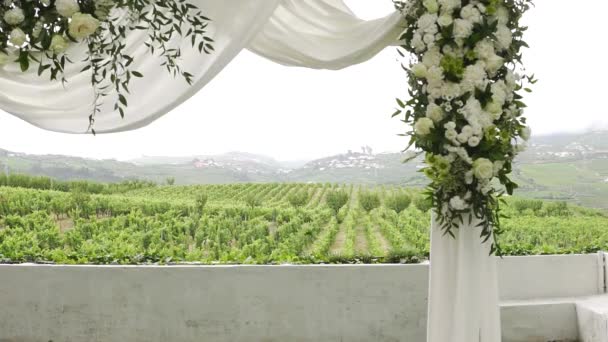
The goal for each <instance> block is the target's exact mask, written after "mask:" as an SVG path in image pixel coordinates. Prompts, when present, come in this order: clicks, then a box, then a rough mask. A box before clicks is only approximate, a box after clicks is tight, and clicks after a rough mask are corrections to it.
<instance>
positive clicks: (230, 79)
mask: <svg viewBox="0 0 608 342" xmlns="http://www.w3.org/2000/svg"><path fill="white" fill-rule="evenodd" d="M347 2H348V3H349V4H350V5H351V7H352V8H353V9H354V10H355V12H357V13H358V14H359V15H360V16H362V17H365V18H374V17H378V16H381V15H383V14H386V13H389V12H390V11H391V10H392V1H391V0H383V1H380V0H350V1H347ZM574 4H576V5H574ZM606 12H608V1H605V0H576V1H575V2H574V1H566V0H536V8H535V9H533V10H532V11H531V12H530V13H529V14H528V15H527V23H528V25H529V26H530V29H529V31H528V34H527V37H526V40H527V42H528V43H529V44H530V46H531V49H529V50H527V51H526V52H525V59H526V65H527V67H528V68H529V70H530V71H531V72H534V73H536V75H537V77H538V78H539V79H540V82H539V83H538V84H537V85H536V86H535V87H534V93H532V94H530V95H528V96H527V99H526V102H527V103H528V105H529V108H528V110H527V116H528V117H529V123H530V124H531V126H532V129H533V131H534V132H535V134H546V133H552V132H571V131H583V130H585V129H589V128H597V127H603V128H608V109H607V108H608V107H607V106H606V103H605V102H604V101H605V100H606V96H608V94H606V92H607V91H608V86H606V83H605V82H606V80H607V79H608V67H607V66H606V59H607V57H608V50H607V48H606V45H605V43H603V42H605V39H606V33H608V29H607V28H606V27H605V15H604V14H605V13H606ZM396 56H397V54H396V52H395V49H394V48H389V49H386V50H385V51H383V52H382V53H381V54H379V55H378V56H377V57H375V58H374V59H373V60H371V61H369V62H367V63H364V64H362V65H357V66H353V67H351V68H348V69H346V70H342V71H337V72H336V71H315V70H308V69H298V68H286V67H283V66H279V65H275V64H273V63H271V62H268V61H266V60H263V59H261V58H259V57H257V56H254V55H252V54H251V53H248V52H246V51H245V52H243V53H242V54H241V55H239V56H238V57H237V58H236V59H235V60H234V61H233V63H232V64H230V65H229V66H228V67H227V68H226V69H225V70H224V71H223V72H221V73H220V74H219V76H218V77H217V78H216V79H215V80H213V81H212V82H211V83H210V84H209V85H208V86H207V87H206V88H205V89H203V90H202V91H201V92H200V93H198V94H197V95H196V96H195V97H193V98H192V99H191V100H189V101H188V102H187V103H186V104H184V105H182V106H181V107H178V108H177V109H175V110H174V111H173V112H171V113H169V114H168V115H166V116H164V117H163V118H161V119H159V120H157V121H156V122H154V123H153V124H151V125H150V126H148V127H145V128H142V129H139V130H137V131H133V132H126V133H118V134H111V135H99V136H96V137H93V136H88V135H87V136H74V135H66V134H59V133H52V132H46V131H42V130H40V129H38V128H35V127H33V126H30V125H29V124H27V123H25V122H22V121H20V120H18V119H16V118H14V117H12V116H10V115H8V114H6V113H4V112H1V111H0V148H4V149H8V150H12V151H19V152H27V153H36V154H42V153H53V154H69V155H78V156H84V157H90V158H117V159H128V158H135V157H138V156H141V155H167V156H184V155H195V154H216V153H223V152H228V151H235V150H238V151H244V152H252V153H261V154H266V155H269V156H272V157H275V158H277V159H280V160H296V159H312V158H317V157H322V156H327V155H331V154H335V153H341V152H344V151H346V150H347V149H355V150H357V149H358V148H359V147H360V146H362V145H370V146H371V147H373V148H374V150H375V151H398V150H400V149H401V148H402V147H404V146H405V144H406V141H405V139H404V138H401V137H398V136H396V135H397V134H398V133H400V132H402V131H404V130H405V127H404V126H403V125H402V124H401V123H400V122H399V120H398V119H396V118H395V119H391V118H390V114H391V113H392V111H393V108H394V103H395V101H394V98H395V97H397V96H400V95H402V94H406V90H407V88H406V86H407V84H406V79H405V77H404V73H403V72H402V71H401V69H400V67H399V64H398V62H397V58H396Z"/></svg>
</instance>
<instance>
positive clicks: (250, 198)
mask: <svg viewBox="0 0 608 342" xmlns="http://www.w3.org/2000/svg"><path fill="white" fill-rule="evenodd" d="M245 203H246V204H247V206H248V207H249V208H251V209H254V208H255V207H258V206H260V205H261V204H262V200H261V199H260V198H259V197H258V196H256V195H255V194H249V195H247V196H246V197H245Z"/></svg>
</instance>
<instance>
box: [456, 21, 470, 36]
mask: <svg viewBox="0 0 608 342" xmlns="http://www.w3.org/2000/svg"><path fill="white" fill-rule="evenodd" d="M471 33H473V23H472V22H470V21H468V20H464V19H456V20H454V38H456V39H466V38H468V37H469V36H470V35H471Z"/></svg>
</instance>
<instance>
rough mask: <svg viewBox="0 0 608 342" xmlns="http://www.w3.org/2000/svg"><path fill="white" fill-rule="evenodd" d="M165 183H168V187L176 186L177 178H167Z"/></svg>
mask: <svg viewBox="0 0 608 342" xmlns="http://www.w3.org/2000/svg"><path fill="white" fill-rule="evenodd" d="M165 182H166V183H167V185H175V177H167V178H166V179H165Z"/></svg>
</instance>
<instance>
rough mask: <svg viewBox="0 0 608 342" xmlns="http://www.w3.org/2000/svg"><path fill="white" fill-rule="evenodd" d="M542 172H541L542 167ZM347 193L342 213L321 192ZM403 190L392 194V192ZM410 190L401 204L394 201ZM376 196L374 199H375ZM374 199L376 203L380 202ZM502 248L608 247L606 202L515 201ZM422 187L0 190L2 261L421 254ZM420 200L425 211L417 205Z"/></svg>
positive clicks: (310, 259) (412, 258)
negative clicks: (596, 206)
mask: <svg viewBox="0 0 608 342" xmlns="http://www.w3.org/2000/svg"><path fill="white" fill-rule="evenodd" d="M539 172H540V170H539ZM338 191H343V192H345V193H346V194H347V199H346V203H345V205H344V206H343V207H341V208H340V209H339V210H338V211H337V212H334V211H333V210H332V209H330V208H329V206H328V203H329V202H331V200H328V197H331V196H333V195H332V194H335V193H336V192H338ZM397 195H399V196H400V197H399V196H397ZM397 197H399V198H402V199H403V198H410V199H411V200H412V204H411V205H409V206H407V208H406V209H404V210H403V211H401V212H397V211H398V210H397V211H396V210H394V209H391V208H394V206H392V205H391V203H393V202H392V201H393V200H394V199H395V198H397ZM370 198H371V200H370ZM374 198H376V199H377V200H378V202H377V203H375V201H374ZM508 202H509V207H508V208H506V210H505V213H506V214H507V216H510V217H511V218H507V219H504V220H503V225H504V227H505V228H506V232H505V234H504V235H503V236H502V240H501V244H502V246H503V249H504V252H505V254H506V255H530V254H568V253H587V252H596V251H598V250H606V249H608V216H607V215H606V214H605V213H604V212H601V211H597V210H592V209H585V208H581V207H575V206H569V205H566V204H565V203H562V202H553V203H552V202H542V201H535V200H525V199H517V198H510V199H509V200H508ZM425 205H426V204H425V202H424V201H421V197H420V195H419V193H418V191H417V190H411V189H404V188H399V187H390V186H378V187H365V186H358V185H337V184H232V185H207V186H183V187H179V186H162V187H159V186H151V185H149V186H141V187H139V188H138V189H133V190H128V189H127V190H124V189H123V190H121V191H106V192H105V194H90V193H88V192H86V191H77V190H74V189H72V190H71V191H64V192H61V191H51V190H33V189H25V188H16V187H15V188H13V187H0V259H1V260H2V261H3V262H56V263H76V264H84V263H98V264H109V263H119V264H131V263H148V262H150V263H156V262H159V263H168V262H200V263H205V264H216V263H254V264H275V263H329V262H335V263H354V262H365V263H374V262H406V263H413V262H419V261H421V260H424V259H426V258H427V257H428V254H429V222H430V214H429V212H428V211H426V209H427V208H425ZM421 209H422V210H421Z"/></svg>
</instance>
